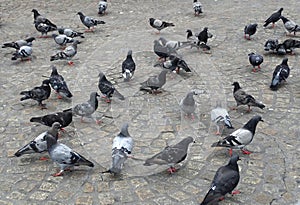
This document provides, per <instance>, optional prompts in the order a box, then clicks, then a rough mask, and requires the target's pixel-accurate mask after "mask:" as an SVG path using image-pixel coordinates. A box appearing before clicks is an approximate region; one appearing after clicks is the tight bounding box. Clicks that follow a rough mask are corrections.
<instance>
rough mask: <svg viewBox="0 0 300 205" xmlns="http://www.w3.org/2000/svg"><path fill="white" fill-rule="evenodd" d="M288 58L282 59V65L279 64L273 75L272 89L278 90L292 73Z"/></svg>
mask: <svg viewBox="0 0 300 205" xmlns="http://www.w3.org/2000/svg"><path fill="white" fill-rule="evenodd" d="M287 62H288V59H287V58H285V59H283V60H282V63H281V64H280V65H277V66H276V68H275V70H274V72H273V77H272V82H271V85H270V88H271V90H277V89H278V87H279V85H280V84H281V82H282V81H286V79H287V78H288V77H289V74H290V68H289V66H288V64H287Z"/></svg>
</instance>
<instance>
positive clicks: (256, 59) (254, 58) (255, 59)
mask: <svg viewBox="0 0 300 205" xmlns="http://www.w3.org/2000/svg"><path fill="white" fill-rule="evenodd" d="M248 56H249V62H250V64H251V65H252V66H253V69H252V71H253V72H256V71H257V70H256V69H255V67H256V66H257V69H260V64H262V62H263V61H264V58H263V57H262V55H259V54H255V53H253V52H252V53H249V54H248Z"/></svg>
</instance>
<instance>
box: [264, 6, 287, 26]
mask: <svg viewBox="0 0 300 205" xmlns="http://www.w3.org/2000/svg"><path fill="white" fill-rule="evenodd" d="M282 11H283V8H280V9H279V10H278V11H276V12H275V13H273V14H272V15H271V16H270V17H269V18H268V19H267V20H265V24H264V25H263V26H264V27H267V26H268V25H269V24H270V23H272V27H273V28H274V26H275V23H276V22H277V21H278V20H279V19H280V16H281V12H282Z"/></svg>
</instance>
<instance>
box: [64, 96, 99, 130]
mask: <svg viewBox="0 0 300 205" xmlns="http://www.w3.org/2000/svg"><path fill="white" fill-rule="evenodd" d="M97 96H99V95H98V93H97V92H92V93H91V94H90V99H89V100H88V101H87V102H84V103H81V104H77V105H75V106H74V107H73V108H70V109H67V110H64V111H63V112H68V111H71V110H72V113H73V114H74V115H79V116H81V122H83V117H89V118H91V115H92V114H93V113H94V112H95V111H96V110H97V108H98V99H97ZM96 123H97V124H99V123H100V121H96Z"/></svg>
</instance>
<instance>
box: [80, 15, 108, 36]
mask: <svg viewBox="0 0 300 205" xmlns="http://www.w3.org/2000/svg"><path fill="white" fill-rule="evenodd" d="M77 14H78V15H79V17H80V20H81V22H82V24H83V25H85V26H86V27H87V28H88V30H86V31H87V32H93V31H94V28H95V26H97V25H98V24H105V22H104V21H101V20H98V19H95V18H92V17H89V16H85V15H84V14H83V13H82V12H78V13H77Z"/></svg>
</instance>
